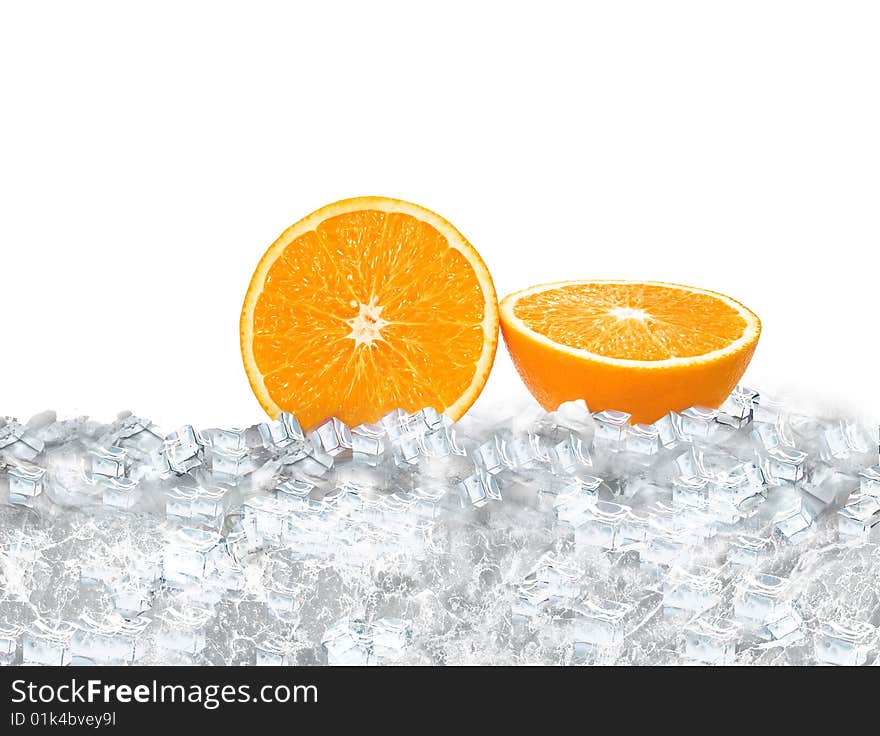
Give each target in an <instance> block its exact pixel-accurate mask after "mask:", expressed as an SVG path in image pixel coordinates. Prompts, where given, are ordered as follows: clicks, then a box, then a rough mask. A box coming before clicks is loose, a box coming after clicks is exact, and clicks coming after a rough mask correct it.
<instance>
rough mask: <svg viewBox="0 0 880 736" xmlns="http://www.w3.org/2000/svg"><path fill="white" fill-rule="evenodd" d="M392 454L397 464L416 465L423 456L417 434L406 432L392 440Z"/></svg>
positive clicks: (402, 465)
mask: <svg viewBox="0 0 880 736" xmlns="http://www.w3.org/2000/svg"><path fill="white" fill-rule="evenodd" d="M391 449H392V456H393V457H394V462H395V464H396V465H398V466H401V467H404V466H406V465H415V464H416V463H418V461H419V458H420V457H421V456H422V448H421V445H420V444H419V438H418V437H417V436H416V435H412V434H405V435H401V436H400V437H397V438H396V439H393V440H391Z"/></svg>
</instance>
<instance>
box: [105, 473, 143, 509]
mask: <svg viewBox="0 0 880 736" xmlns="http://www.w3.org/2000/svg"><path fill="white" fill-rule="evenodd" d="M102 486H103V495H102V501H103V504H104V506H107V507H108V508H114V509H120V510H122V511H128V510H129V509H131V508H133V507H134V505H135V504H136V503H137V501H138V498H139V496H140V490H139V487H138V482H137V481H135V480H132V479H131V478H112V477H111V478H106V479H105V480H104V481H103V483H102Z"/></svg>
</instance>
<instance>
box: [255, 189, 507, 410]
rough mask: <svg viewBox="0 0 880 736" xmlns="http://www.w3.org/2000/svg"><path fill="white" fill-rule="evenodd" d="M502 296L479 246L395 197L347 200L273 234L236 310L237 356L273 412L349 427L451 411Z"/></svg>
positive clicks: (483, 371)
mask: <svg viewBox="0 0 880 736" xmlns="http://www.w3.org/2000/svg"><path fill="white" fill-rule="evenodd" d="M497 330H498V315H497V301H496V296H495V291H494V287H493V285H492V280H491V277H490V276H489V273H488V271H487V270H486V267H485V265H484V264H483V262H482V260H481V259H480V257H479V255H478V254H477V253H476V251H475V250H474V249H473V248H472V247H471V246H470V245H469V244H468V243H467V241H466V240H465V239H464V238H463V237H462V236H461V235H460V234H459V233H458V232H457V231H456V230H455V229H454V228H453V227H452V226H451V225H450V224H449V223H447V222H446V221H445V220H442V218H440V217H439V216H437V215H435V214H434V213H432V212H429V211H428V210H424V209H423V208H420V207H418V206H416V205H411V204H409V203H406V202H401V201H399V200H389V199H384V198H378V197H368V198H359V199H355V200H345V201H343V202H338V203H336V204H334V205H329V206H328V207H325V208H322V210H319V211H318V212H316V213H313V214H312V215H310V216H309V217H308V218H306V219H305V220H303V221H301V222H299V223H297V224H296V225H294V226H293V227H291V228H290V229H288V231H286V232H285V233H284V235H282V236H281V238H279V239H278V241H276V243H275V244H274V245H273V246H272V247H271V248H270V249H269V251H268V252H267V253H266V255H265V256H264V258H263V260H262V261H261V263H260V265H259V266H258V268H257V271H256V273H255V274H254V278H253V280H252V282H251V286H250V288H249V290H248V296H247V298H246V300H245V306H244V309H243V311H242V327H241V339H242V354H243V356H244V360H245V367H246V370H247V373H248V377H249V378H250V380H251V385H252V386H253V388H254V390H255V393H256V395H257V398H258V399H259V400H260V402H261V404H262V405H263V407H264V408H265V409H266V411H267V412H268V413H269V414H270V415H275V414H277V413H278V411H280V410H286V411H290V412H291V413H293V414H295V415H296V416H297V417H298V418H299V419H300V421H301V422H302V423H303V425H304V426H310V425H312V424H314V423H316V422H318V421H320V420H321V419H324V418H326V417H328V416H331V415H335V416H338V417H339V418H340V419H342V420H343V421H345V422H346V423H348V424H350V425H356V424H360V423H363V422H373V421H376V420H377V419H379V418H380V417H381V416H383V415H384V414H385V413H387V412H388V411H391V410H392V409H395V408H398V407H399V408H403V409H406V410H408V411H415V410H417V409H420V408H423V407H425V406H432V407H434V408H435V409H437V410H438V411H446V412H448V413H449V414H451V415H452V416H453V418H457V417H458V416H460V415H461V414H463V413H464V411H465V410H466V409H467V408H468V407H469V406H470V404H471V403H472V402H473V401H474V400H475V399H476V397H477V395H478V394H479V392H480V390H481V389H482V386H483V384H484V383H485V380H486V378H487V376H488V372H489V369H490V368H491V364H492V359H493V358H494V354H495V348H496V345H497Z"/></svg>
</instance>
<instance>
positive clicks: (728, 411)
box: [718, 386, 760, 429]
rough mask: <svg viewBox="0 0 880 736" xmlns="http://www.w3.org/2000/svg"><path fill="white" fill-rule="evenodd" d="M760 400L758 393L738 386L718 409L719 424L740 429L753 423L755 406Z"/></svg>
mask: <svg viewBox="0 0 880 736" xmlns="http://www.w3.org/2000/svg"><path fill="white" fill-rule="evenodd" d="M759 400H760V396H759V394H758V392H757V391H755V390H753V389H750V388H747V387H746V386H737V387H736V388H734V389H733V392H732V393H731V394H730V396H728V397H727V398H726V399H725V400H724V403H722V404H721V406H720V407H719V409H718V422H719V423H721V424H726V425H727V426H729V427H734V428H735V429H740V428H741V427H744V426H746V425H747V424H748V423H749V422H751V421H752V415H753V412H754V409H755V405H756V404H757V403H758V401H759Z"/></svg>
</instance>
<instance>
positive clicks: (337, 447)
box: [309, 417, 352, 457]
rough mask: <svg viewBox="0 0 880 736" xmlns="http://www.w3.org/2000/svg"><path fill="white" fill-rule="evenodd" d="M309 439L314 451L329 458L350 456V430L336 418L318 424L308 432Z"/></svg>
mask: <svg viewBox="0 0 880 736" xmlns="http://www.w3.org/2000/svg"><path fill="white" fill-rule="evenodd" d="M309 438H310V439H311V441H312V444H313V445H314V446H315V449H316V450H318V451H319V452H323V453H325V454H327V455H329V456H330V457H339V456H342V455H350V454H351V449H352V448H351V443H352V437H351V430H350V429H349V428H348V426H347V425H346V424H345V423H344V422H342V421H341V420H339V419H337V418H336V417H330V418H329V419H325V420H324V421H323V422H321V423H320V424H318V425H317V426H316V427H315V428H314V429H313V430H312V431H311V432H309Z"/></svg>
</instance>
